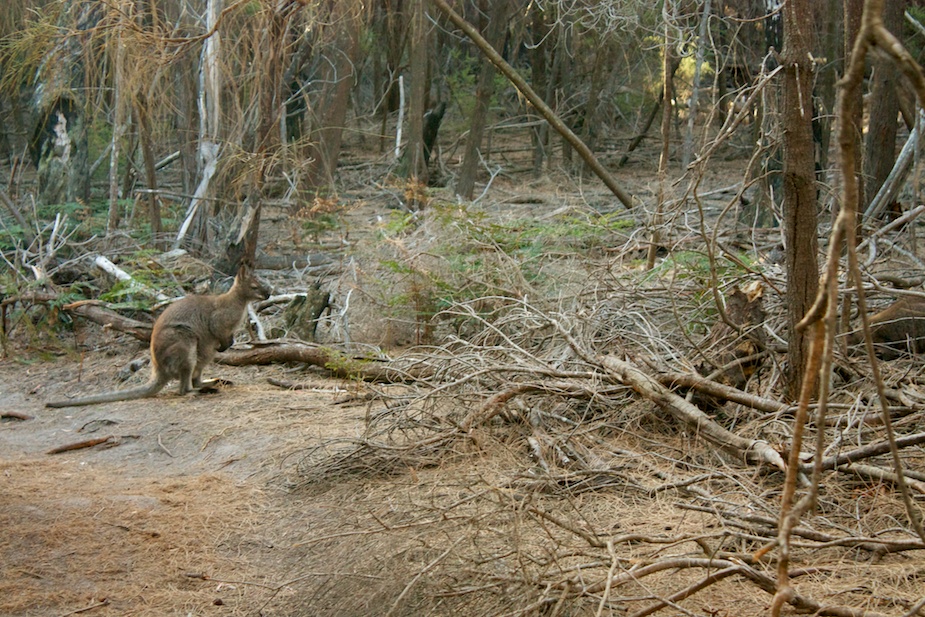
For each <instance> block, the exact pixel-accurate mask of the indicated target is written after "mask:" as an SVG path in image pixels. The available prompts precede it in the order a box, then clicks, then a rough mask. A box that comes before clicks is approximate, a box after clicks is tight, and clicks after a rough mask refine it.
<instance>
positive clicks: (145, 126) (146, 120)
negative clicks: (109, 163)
mask: <svg viewBox="0 0 925 617" xmlns="http://www.w3.org/2000/svg"><path fill="white" fill-rule="evenodd" d="M135 114H136V116H137V118H138V122H137V125H138V135H139V139H140V141H141V152H142V155H143V156H144V159H145V177H146V178H147V185H148V191H149V192H148V220H149V222H150V223H151V239H152V240H153V242H154V246H156V247H157V248H159V249H162V248H163V238H161V237H160V236H161V209H160V204H159V202H158V198H157V173H156V170H155V165H156V164H157V161H155V160H154V142H153V139H152V135H151V118H150V117H149V116H148V99H147V97H146V96H145V95H144V94H139V95H138V99H137V100H136V101H135Z"/></svg>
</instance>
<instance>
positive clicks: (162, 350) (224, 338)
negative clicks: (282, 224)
mask: <svg viewBox="0 0 925 617" xmlns="http://www.w3.org/2000/svg"><path fill="white" fill-rule="evenodd" d="M269 295H270V294H269V291H268V290H267V288H266V287H265V286H264V285H263V284H262V283H261V282H260V281H259V280H258V279H257V278H256V277H255V276H254V273H253V271H252V270H251V268H250V266H248V265H247V264H242V265H241V267H240V268H239V269H238V273H237V275H236V276H235V278H234V285H232V287H231V289H229V290H228V291H227V292H226V293H223V294H221V295H210V296H198V295H190V296H186V297H185V298H183V299H181V300H178V301H176V302H174V303H173V304H171V305H170V306H168V307H167V309H166V310H165V311H164V312H163V313H161V316H160V317H158V318H157V320H156V321H155V322H154V329H153V330H152V332H151V369H152V370H151V379H150V380H149V381H148V384H147V385H145V386H142V387H139V388H134V389H131V390H117V391H115V392H104V393H101V394H94V395H93V396H87V397H84V398H74V399H68V400H63V401H50V402H47V403H45V406H46V407H71V406H77V405H96V404H99V403H111V402H113V401H129V400H133V399H139V398H147V397H151V396H154V395H155V394H157V393H158V392H160V391H161V390H162V389H163V388H164V386H166V385H167V383H168V382H170V380H172V379H177V380H179V381H180V387H179V392H180V394H181V395H183V394H186V393H188V392H190V391H191V390H199V389H201V388H202V387H203V386H208V385H211V383H214V382H208V383H203V381H202V370H203V369H204V368H205V367H206V365H208V364H209V363H210V362H211V361H212V358H213V357H214V356H215V353H216V352H218V351H225V350H226V349H228V348H229V347H231V345H232V344H233V343H234V333H235V330H237V329H238V326H240V325H241V322H242V321H243V319H244V313H245V312H246V310H247V304H248V303H249V302H250V301H251V300H266V299H267V298H268V297H269Z"/></svg>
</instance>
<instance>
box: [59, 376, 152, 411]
mask: <svg viewBox="0 0 925 617" xmlns="http://www.w3.org/2000/svg"><path fill="white" fill-rule="evenodd" d="M166 383H167V382H166V381H160V380H157V379H153V380H151V381H150V382H148V385H145V386H141V387H138V388H132V389H131V390H116V391H114V392H103V393H101V394H94V395H93V396H85V397H83V398H72V399H67V400H64V401H48V402H47V403H45V407H78V406H81V405H98V404H100V403H112V402H115V401H132V400H135V399H139V398H148V397H149V396H154V395H155V394H157V393H158V392H160V391H161V389H162V388H163V387H164V386H165V385H166Z"/></svg>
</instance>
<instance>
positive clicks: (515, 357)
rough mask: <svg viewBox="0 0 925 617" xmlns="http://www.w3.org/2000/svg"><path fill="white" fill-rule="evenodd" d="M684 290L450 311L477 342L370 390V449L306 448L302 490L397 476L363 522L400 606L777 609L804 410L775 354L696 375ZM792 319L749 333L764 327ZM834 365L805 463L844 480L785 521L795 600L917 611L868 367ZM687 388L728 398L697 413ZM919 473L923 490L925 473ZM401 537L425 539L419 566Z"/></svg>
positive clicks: (909, 423)
mask: <svg viewBox="0 0 925 617" xmlns="http://www.w3.org/2000/svg"><path fill="white" fill-rule="evenodd" d="M693 288H694V285H693V284H692V285H691V288H690V289H685V288H684V285H682V284H679V283H677V282H675V284H674V285H673V287H672V291H671V292H670V293H669V292H668V291H667V290H665V289H661V288H654V287H652V286H650V287H649V288H648V289H645V288H644V286H643V285H633V286H629V285H627V286H621V287H620V288H612V289H607V290H604V289H602V288H601V287H598V288H596V289H594V290H592V291H587V292H583V293H577V294H575V296H573V298H572V299H571V300H569V301H565V300H560V301H558V303H557V304H556V305H555V306H551V305H547V306H544V307H542V308H541V307H539V306H536V305H533V304H531V303H530V302H528V301H527V300H512V299H510V298H503V297H483V298H479V299H477V300H473V301H471V302H465V303H458V304H454V305H453V306H451V307H450V308H448V309H447V310H446V311H444V312H443V313H442V314H441V316H442V317H444V318H445V319H446V320H449V321H452V322H454V323H455V325H456V327H457V329H458V330H461V331H465V332H467V333H468V336H467V337H466V338H465V339H463V338H460V337H452V338H451V340H449V341H448V342H446V343H445V344H443V345H440V346H438V347H432V348H427V349H417V350H416V351H415V352H414V353H411V354H407V355H405V356H402V357H401V358H399V359H398V360H396V361H395V362H394V363H393V365H395V367H396V368H401V369H403V370H405V371H407V372H408V373H409V374H415V375H418V376H421V377H420V378H419V379H417V380H415V381H413V382H412V383H411V384H408V385H403V386H400V387H399V386H390V387H387V388H383V389H381V390H380V391H379V394H380V395H381V397H382V399H383V400H384V403H385V404H384V405H383V406H381V407H376V406H372V407H371V408H370V412H369V420H368V426H367V434H366V435H365V436H363V438H362V439H357V440H349V441H338V442H327V443H323V444H320V445H318V446H317V447H316V448H315V449H314V450H312V451H311V452H309V453H308V454H307V455H306V456H305V457H304V458H303V460H302V461H301V466H300V478H301V482H302V489H303V490H327V489H331V490H336V488H335V489H332V487H337V486H339V485H341V484H342V483H343V482H345V481H347V480H348V479H349V478H367V481H368V482H369V483H370V485H371V486H376V478H377V477H382V476H389V485H390V486H392V487H393V492H397V493H399V495H401V496H399V495H394V496H393V497H391V498H389V501H390V502H391V503H393V504H394V505H393V509H392V510H391V511H390V512H388V513H384V514H378V515H376V517H375V522H370V523H369V525H371V526H370V527H363V528H364V532H365V533H369V534H372V535H375V536H380V537H382V538H384V540H383V542H387V544H384V545H383V546H382V548H381V549H380V550H383V551H385V552H386V553H389V554H393V555H401V556H402V559H401V560H400V561H401V566H402V567H404V568H417V570H412V571H410V572H409V576H408V578H412V583H409V587H406V588H405V589H404V590H403V591H402V594H401V597H400V598H399V600H400V601H396V602H395V604H394V605H393V606H392V611H390V613H389V614H420V611H422V610H424V608H425V607H427V606H435V605H437V604H439V605H446V604H449V605H451V606H454V607H457V608H459V609H465V610H467V611H473V610H478V611H482V612H480V613H479V614H516V615H534V614H536V615H539V614H543V615H546V614H557V615H564V614H598V615H600V614H612V613H614V612H617V611H619V612H620V613H621V614H622V612H623V611H628V614H631V615H648V614H653V613H656V612H658V611H660V610H662V609H665V608H667V609H669V610H671V611H675V613H672V614H677V611H683V612H685V614H711V613H714V614H716V613H718V614H757V613H758V611H760V610H763V609H764V608H766V607H767V606H768V604H769V603H770V601H771V596H770V595H768V594H774V593H775V591H776V589H777V579H776V575H775V567H776V560H777V558H776V554H775V552H774V550H773V549H774V548H775V546H776V542H777V534H778V530H777V526H778V513H779V507H780V505H779V499H780V491H781V486H782V483H783V474H782V473H780V472H781V470H782V469H783V468H784V467H785V464H784V462H783V459H785V458H786V454H787V453H786V452H785V453H783V458H782V456H781V453H779V452H778V450H779V449H781V448H783V447H786V445H787V444H789V443H790V439H789V438H790V434H789V430H790V425H791V418H792V413H793V411H794V409H793V408H792V407H790V406H788V405H785V404H781V403H779V402H777V401H775V400H773V398H774V396H773V393H774V392H776V391H779V388H780V384H779V383H777V381H778V380H779V379H780V371H779V369H778V367H777V366H776V365H775V364H774V363H773V360H774V357H775V356H774V355H773V354H768V355H767V357H769V358H771V362H766V363H765V365H764V366H763V367H762V368H761V370H759V371H757V372H755V373H754V375H752V377H751V379H750V380H749V381H748V383H747V384H746V385H745V386H744V389H737V388H734V387H729V386H726V387H725V389H724V388H723V387H722V386H721V385H719V384H715V383H713V382H710V381H709V380H705V379H702V378H698V376H697V375H696V371H695V370H694V362H693V361H691V360H690V359H689V358H694V357H697V353H708V352H707V350H705V349H703V350H700V351H699V352H698V351H697V350H696V348H695V346H694V344H693V339H694V338H695V337H699V338H702V336H699V335H695V334H693V332H694V328H692V327H691V325H692V324H693V323H694V322H695V321H696V320H695V319H694V316H695V315H701V314H702V313H703V306H701V305H698V303H697V296H696V294H694V293H693ZM689 292H690V293H689ZM630 306H632V307H633V308H632V309H629V308H628V307H630ZM775 312H777V311H776V310H772V311H771V313H772V314H773V313H775ZM681 316H685V317H681ZM781 320H782V318H781V319H778V318H776V317H772V318H771V319H769V320H768V321H766V322H765V323H762V324H757V326H756V327H757V328H759V329H766V330H767V331H768V332H769V333H770V334H771V336H772V338H773V335H774V331H775V330H776V329H779V327H780V321H781ZM747 336H748V332H743V334H742V335H741V336H740V337H738V338H735V337H733V338H730V339H729V340H726V341H723V346H725V347H726V348H732V347H735V346H736V345H737V344H740V343H741V341H742V340H744V339H745V338H746V337H747ZM713 352H715V350H713ZM840 364H841V365H842V368H843V369H844V370H843V371H842V375H843V379H844V380H845V381H844V382H843V383H842V384H841V386H842V387H841V388H840V393H838V394H835V395H833V397H832V402H831V404H830V409H835V410H837V411H838V412H839V413H838V414H837V415H834V416H832V417H830V418H829V419H828V421H827V423H826V426H822V427H819V426H811V427H810V431H811V432H812V431H823V432H824V439H825V444H826V450H825V451H824V452H820V453H818V454H816V453H814V452H812V451H807V452H805V453H803V454H802V455H801V461H802V463H803V466H805V468H804V471H805V472H806V473H807V475H808V472H809V470H810V469H811V465H812V460H813V458H814V456H822V457H824V466H825V468H826V469H828V470H831V471H830V472H828V475H827V476H826V477H825V481H824V486H823V489H822V492H821V495H820V502H819V507H818V510H817V512H816V515H815V516H813V517H807V518H805V519H804V522H803V523H801V524H800V525H799V526H798V527H797V528H796V529H795V530H794V538H795V539H794V541H793V543H792V544H791V546H790V550H791V563H792V569H791V571H790V576H791V578H792V579H793V580H794V584H795V588H796V590H797V592H796V593H794V594H793V595H792V597H791V598H790V599H789V601H788V602H789V604H790V605H791V606H792V607H793V608H794V609H798V610H801V611H810V612H814V613H816V614H820V615H877V614H905V615H913V614H916V612H915V611H917V610H918V608H919V607H920V606H921V602H920V601H919V600H918V598H919V596H920V591H919V589H920V578H919V577H920V576H921V575H920V574H916V573H915V567H914V565H913V564H914V563H916V562H915V560H914V559H912V560H910V558H912V557H914V556H915V555H916V553H915V551H918V550H921V549H923V548H925V544H923V543H922V541H921V540H920V539H919V538H918V537H917V536H916V534H915V533H914V531H913V530H911V529H910V528H908V527H907V525H906V524H905V523H904V522H903V521H905V520H906V515H905V511H904V509H903V505H902V503H901V501H900V500H899V499H898V498H897V497H896V495H895V494H894V492H893V490H892V484H891V483H892V481H893V480H894V479H895V476H894V475H893V472H892V471H891V470H890V469H889V467H890V465H889V462H888V457H887V456H885V455H886V454H887V453H888V451H889V448H888V447H887V446H886V445H885V443H884V441H883V436H882V434H881V427H880V425H879V424H878V422H877V419H876V410H875V409H874V410H873V411H872V410H871V409H870V408H869V406H871V405H872V404H873V401H872V400H871V398H870V397H867V396H866V395H865V394H864V393H863V391H864V389H865V388H866V389H868V390H869V389H870V386H869V381H866V379H867V378H866V376H865V373H864V369H863V367H860V366H858V365H857V363H856V362H854V361H852V360H851V359H849V358H841V359H840ZM899 364H901V363H895V365H894V366H892V367H890V369H891V370H894V371H896V373H895V374H893V375H892V376H890V377H889V380H890V381H891V383H892V384H893V390H892V393H893V396H895V398H896V399H897V400H896V401H895V402H896V403H897V404H896V405H895V406H893V407H892V408H891V411H892V412H893V414H894V417H897V418H901V420H899V421H898V423H899V426H900V427H901V428H900V430H902V431H903V432H905V433H906V435H905V436H904V437H903V438H902V439H903V441H902V442H901V444H900V445H901V446H902V447H904V448H907V449H906V450H904V456H905V457H906V459H905V461H906V467H907V468H912V469H920V468H921V464H922V462H923V460H922V455H921V450H920V449H919V448H918V446H920V444H922V443H923V442H925V434H922V433H915V432H914V431H913V429H914V427H915V426H916V425H917V424H918V423H920V422H921V420H922V410H923V406H922V402H923V398H922V397H921V394H920V392H919V390H918V388H917V386H916V385H915V382H916V379H915V377H914V376H912V375H910V374H909V371H910V370H911V368H910V367H909V365H908V364H903V365H902V366H899ZM904 371H905V373H903V372H904ZM679 382H684V383H686V384H687V385H688V386H691V385H697V386H702V387H704V389H708V390H709V391H710V393H711V395H716V396H720V397H721V398H720V399H719V400H717V399H716V398H713V399H712V400H713V403H712V405H704V408H705V409H706V410H707V411H703V410H702V409H700V408H698V407H696V406H695V405H693V404H692V403H691V402H690V401H691V400H697V398H696V396H695V394H696V393H695V392H693V391H688V392H687V393H686V394H687V398H685V390H684V388H674V386H676V385H677V384H678V383H679ZM663 384H665V385H663ZM704 384H707V385H708V386H712V387H710V388H707V387H706V386H704ZM865 384H866V385H865ZM744 390H747V392H746V391H744ZM724 399H725V400H724ZM726 401H735V402H726ZM806 443H812V441H811V439H807V440H806ZM909 448H912V449H909ZM801 467H802V466H801ZM906 474H907V476H906V477H907V483H909V484H910V486H912V487H913V489H914V490H915V491H917V492H918V493H919V494H920V495H921V494H925V484H923V483H922V482H921V481H922V480H925V477H920V476H921V474H919V473H917V472H915V471H907V472H906ZM406 480H407V481H409V482H410V486H408V487H406V488H405V490H400V491H395V490H394V489H395V488H396V487H401V485H402V484H404V482H405V481H406ZM361 526H362V524H361ZM398 538H401V541H399V540H398ZM385 539H388V540H385ZM410 546H418V547H424V548H426V550H423V551H422V552H421V554H417V553H416V554H415V555H416V556H415V557H414V558H411V557H409V556H408V553H407V552H406V551H407V550H409V548H408V547H410ZM386 547H389V548H388V549H387V548H386ZM395 547H402V548H400V549H398V552H397V553H395V552H393V551H394V550H395ZM910 552H911V553H910ZM907 554H908V555H909V557H907ZM390 567H391V566H390ZM396 567H398V566H397V564H396ZM910 568H911V570H910ZM872 573H873V576H872ZM412 575H413V577H412ZM743 583H744V585H743ZM410 587H414V589H411V588H410ZM705 590H709V591H708V592H707V593H704V591H705ZM361 595H362V594H361ZM391 597H394V595H393V596H391ZM705 598H710V599H709V600H708V599H705ZM880 611H887V612H884V613H881V612H880ZM897 611H898V612H897ZM467 614H470V613H467ZM471 614H476V613H471Z"/></svg>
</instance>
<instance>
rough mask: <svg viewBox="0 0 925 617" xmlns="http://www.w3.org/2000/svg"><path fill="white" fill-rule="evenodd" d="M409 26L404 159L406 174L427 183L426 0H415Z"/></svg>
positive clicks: (427, 49) (427, 27) (427, 88)
mask: <svg viewBox="0 0 925 617" xmlns="http://www.w3.org/2000/svg"><path fill="white" fill-rule="evenodd" d="M412 7H413V11H414V13H413V16H412V18H411V20H412V26H411V32H412V36H411V65H410V67H409V73H410V75H411V101H410V103H409V105H408V141H407V143H406V144H405V152H404V155H403V161H404V166H405V169H404V171H405V175H406V176H407V177H408V178H411V179H413V180H416V181H417V182H420V183H421V184H425V185H426V184H427V180H428V177H427V161H426V160H424V112H425V111H426V109H427V93H428V90H429V88H430V84H429V83H428V80H427V54H428V51H429V49H430V45H429V44H428V39H429V37H428V36H427V31H428V29H429V21H428V19H427V9H426V7H425V0H414V2H413V3H412Z"/></svg>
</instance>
